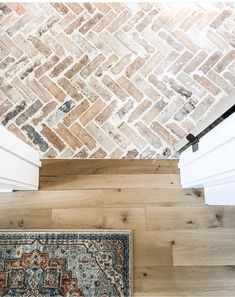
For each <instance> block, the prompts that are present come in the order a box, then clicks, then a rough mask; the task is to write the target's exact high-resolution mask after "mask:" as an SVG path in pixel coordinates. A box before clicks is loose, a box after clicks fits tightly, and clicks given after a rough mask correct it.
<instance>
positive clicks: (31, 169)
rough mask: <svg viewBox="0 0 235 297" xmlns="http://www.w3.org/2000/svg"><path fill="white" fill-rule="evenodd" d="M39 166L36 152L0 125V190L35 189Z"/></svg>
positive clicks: (37, 182) (37, 181)
mask: <svg viewBox="0 0 235 297" xmlns="http://www.w3.org/2000/svg"><path fill="white" fill-rule="evenodd" d="M40 166H41V162H40V158H39V154H38V152H37V151H36V150H34V149H33V148H32V147H30V146H29V145H27V144H26V143H24V142H23V141H22V140H21V139H19V138H17V137H16V136H15V135H14V134H12V133H10V132H9V131H8V130H7V129H5V127H2V126H0V192H5V191H12V190H37V189H38V186H39V167H40Z"/></svg>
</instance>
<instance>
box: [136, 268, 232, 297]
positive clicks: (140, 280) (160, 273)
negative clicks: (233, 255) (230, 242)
mask: <svg viewBox="0 0 235 297" xmlns="http://www.w3.org/2000/svg"><path fill="white" fill-rule="evenodd" d="M134 278H135V280H136V281H135V283H134V291H135V292H137V293H138V294H141V293H142V292H143V293H145V294H146V295H145V296H161V297H162V296H172V295H170V294H175V296H179V297H181V296H194V295H195V293H196V294H201V296H208V294H210V295H211V293H212V292H216V291H224V292H228V295H224V296H223V297H227V296H230V295H229V294H231V292H233V293H234V292H235V282H234V279H235V267H234V266H221V267H213V266H212V267H210V266H203V267H201V266H198V267H193V266H188V267H137V268H135V270H134ZM168 293H169V295H168ZM148 294H149V295H148ZM160 294H163V295H160ZM193 294H194V295H193ZM210 295H209V296H210ZM140 296H141V295H140ZM173 296H174V295H173ZM196 296H197V295H196ZM221 297H222V296H221Z"/></svg>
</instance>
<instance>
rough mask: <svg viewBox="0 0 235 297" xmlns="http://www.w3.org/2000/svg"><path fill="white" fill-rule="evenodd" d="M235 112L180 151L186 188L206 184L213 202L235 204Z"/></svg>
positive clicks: (183, 182)
mask: <svg viewBox="0 0 235 297" xmlns="http://www.w3.org/2000/svg"><path fill="white" fill-rule="evenodd" d="M234 152H235V113H233V114H231V115H230V116H229V117H228V118H227V119H225V120H224V121H223V122H221V123H220V124H219V125H218V126H216V127H215V128H214V129H212V130H211V131H210V132H208V133H207V134H206V135H204V136H203V137H202V138H201V139H200V142H199V149H198V151H196V152H193V151H192V148H191V147H189V148H187V149H186V150H185V151H183V152H182V153H181V155H180V161H179V168H180V179H181V185H182V187H183V188H204V194H205V202H206V203H207V204H209V205H235V157H234Z"/></svg>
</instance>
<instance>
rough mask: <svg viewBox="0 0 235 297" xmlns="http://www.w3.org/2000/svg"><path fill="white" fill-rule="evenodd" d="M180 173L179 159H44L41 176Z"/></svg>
mask: <svg viewBox="0 0 235 297" xmlns="http://www.w3.org/2000/svg"><path fill="white" fill-rule="evenodd" d="M156 173H159V174H178V173H179V168H178V160H167V159H165V160H160V159H159V160H124V159H123V160H91V159H89V160H85V159H83V160H81V159H80V160H78V159H77V160H73V162H71V160H66V159H64V160H55V159H44V160H42V168H41V171H40V174H41V176H64V175H95V174H99V175H100V174H156Z"/></svg>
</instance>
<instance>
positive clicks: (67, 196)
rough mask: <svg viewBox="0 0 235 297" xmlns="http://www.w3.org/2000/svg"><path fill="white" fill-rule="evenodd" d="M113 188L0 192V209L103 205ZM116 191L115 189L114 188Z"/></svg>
mask: <svg viewBox="0 0 235 297" xmlns="http://www.w3.org/2000/svg"><path fill="white" fill-rule="evenodd" d="M112 191H114V190H68V191H17V192H13V193H1V194H0V197H1V199H0V209H4V208H8V209H9V208H13V209H22V208H23V209H24V208H30V209H37V208H41V209H52V208H68V209H69V208H78V207H103V204H104V203H103V196H104V195H108V196H109V195H112ZM115 191H117V190H115Z"/></svg>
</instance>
